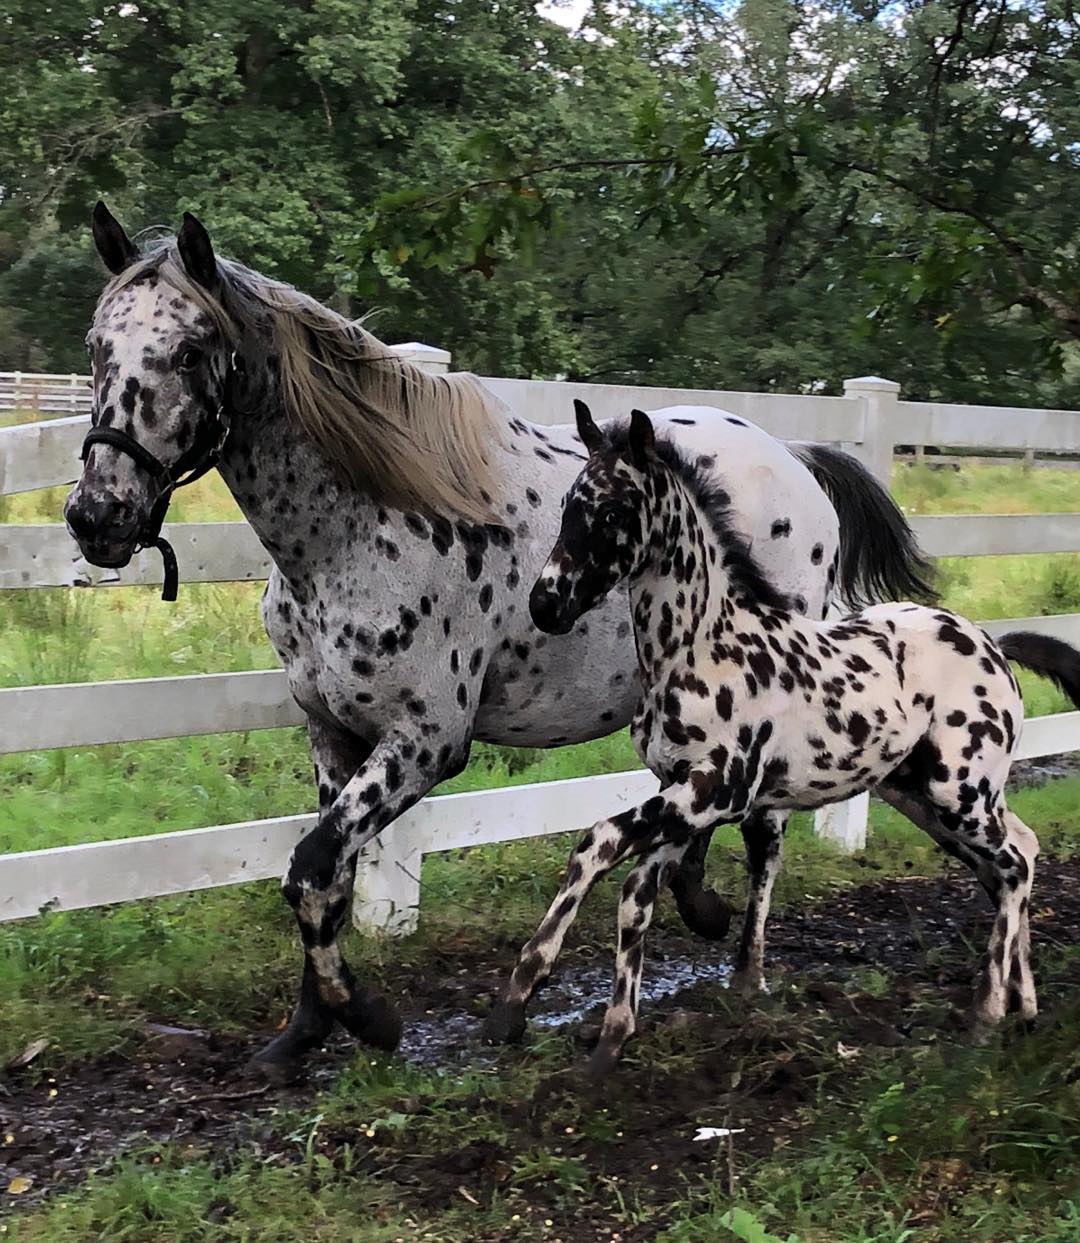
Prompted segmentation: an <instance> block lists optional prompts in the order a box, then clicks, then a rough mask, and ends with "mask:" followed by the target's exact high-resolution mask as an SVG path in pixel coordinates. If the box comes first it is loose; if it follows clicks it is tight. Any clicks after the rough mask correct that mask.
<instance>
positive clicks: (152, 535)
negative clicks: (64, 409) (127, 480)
mask: <svg viewBox="0 0 1080 1243" xmlns="http://www.w3.org/2000/svg"><path fill="white" fill-rule="evenodd" d="M238 369H239V368H238V366H237V360H236V355H235V354H234V355H233V358H232V361H231V362H230V364H229V374H228V376H227V377H226V393H228V389H229V384H230V381H231V380H232V377H233V374H234V373H235V372H236V371H237V370H238ZM228 434H229V424H228V420H227V419H226V418H225V403H224V402H223V403H222V404H221V406H219V407H218V412H217V416H216V418H215V419H214V422H213V424H212V425H211V427H210V428H209V434H208V435H206V436H203V437H202V438H201V440H200V441H198V442H196V443H195V444H194V445H192V446H191V448H190V449H189V450H188V451H187V453H185V454H184V455H183V456H182V457H181V458H180V460H179V461H177V462H176V463H174V464H173V466H171V467H169V466H166V465H165V463H164V462H162V461H160V460H159V459H158V458H156V457H155V456H154V455H153V454H152V453H151V452H150V450H149V449H145V448H143V446H142V445H141V444H139V442H138V441H137V440H136V439H135V437H134V436H129V435H128V434H127V432H122V431H120V429H119V428H117V427H92V428H91V429H90V431H89V432H87V434H86V439H85V440H84V441H83V445H82V453H81V454H80V455H79V456H80V457H81V458H82V460H83V461H84V462H85V461H86V455H87V454H88V453H89V452H90V450H91V449H92V448H93V447H94V445H111V446H112V448H114V449H119V451H120V452H121V453H126V454H127V455H128V457H129V458H131V459H132V461H134V462H135V464H136V465H137V466H141V467H142V468H143V470H145V471H146V472H147V474H149V475H150V477H151V478H152V479H153V481H154V483H155V484H156V485H157V497H156V498H155V500H154V505H153V508H152V509H151V510H150V515H149V517H148V518H147V520H146V522H144V523H143V525H142V526H141V527H140V528H139V533H138V535H137V537H136V541H137V542H136V545H135V551H136V552H139V551H140V550H141V549H143V548H156V549H157V550H158V552H160V553H161V562H162V572H163V575H164V578H163V581H162V585H161V598H162V599H163V600H168V601H170V602H171V601H173V600H175V599H176V593H177V590H178V589H179V586H180V568H179V565H178V564H177V560H176V553H175V552H174V551H173V547H172V545H171V544H170V543H169V541H168V540H167V539H165V537H164V536H163V535H162V534H161V528H162V526H163V525H164V523H165V515H166V513H168V510H169V502H170V501H171V500H172V495H173V493H174V492H175V491H176V489H177V488H186V487H187V485H188V484H189V483H194V482H195V481H196V480H197V479H201V478H202V477H203V475H205V474H206V473H207V471H210V470H213V468H214V467H215V466H216V465H217V464H218V461H219V459H220V457H221V450H222V447H223V446H224V444H225V440H226V437H227V436H228ZM200 459H201V460H200ZM185 471H187V472H188V474H187V475H184V472H185Z"/></svg>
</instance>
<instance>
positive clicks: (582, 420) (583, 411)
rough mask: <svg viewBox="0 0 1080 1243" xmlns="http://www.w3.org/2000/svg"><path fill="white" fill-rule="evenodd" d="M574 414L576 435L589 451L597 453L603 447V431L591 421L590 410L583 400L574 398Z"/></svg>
mask: <svg viewBox="0 0 1080 1243" xmlns="http://www.w3.org/2000/svg"><path fill="white" fill-rule="evenodd" d="M574 415H575V416H576V418H577V430H578V435H579V436H580V437H581V443H582V444H583V445H584V446H585V448H586V449H588V451H589V453H598V452H599V451H600V450H601V449H602V448H603V447H604V433H603V432H602V431H601V430H600V429H599V428H598V427H597V426H596V424H595V423H594V422H593V416H592V411H591V410H590V409H589V407H588V406H587V405H586V404H585V403H584V402H583V401H579V400H578V399H577V398H576V397H575V398H574Z"/></svg>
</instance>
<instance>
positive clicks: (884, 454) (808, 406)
mask: <svg viewBox="0 0 1080 1243" xmlns="http://www.w3.org/2000/svg"><path fill="white" fill-rule="evenodd" d="M398 348H399V349H400V350H401V351H402V352H403V353H405V354H406V355H407V356H408V357H410V358H412V359H413V360H414V361H416V362H418V363H420V364H421V365H422V366H425V367H428V368H429V369H431V370H435V371H444V370H446V368H447V366H448V365H449V360H450V356H449V354H447V353H446V352H445V351H442V350H436V349H433V348H432V347H429V346H422V345H417V344H412V345H408V346H401V347H398ZM56 378H57V377H44V379H46V380H50V381H51V380H55V379H56ZM10 379H11V377H10V376H4V377H0V380H3V381H6V380H10ZM30 379H31V378H30V377H20V378H19V382H20V384H22V385H23V386H24V387H23V388H21V389H20V390H19V391H20V392H22V391H36V390H34V386H33V384H30V385H29V390H27V389H26V385H27V384H28V383H29V381H30ZM65 379H66V377H65ZM76 379H78V380H80V381H81V382H82V383H83V384H84V383H85V377H77V378H76ZM484 383H485V384H487V386H488V387H489V388H490V389H491V390H492V391H493V392H495V393H496V394H497V395H498V396H499V397H501V398H502V399H503V400H505V401H506V402H507V403H508V404H509V405H510V406H511V407H513V408H514V409H515V410H516V411H517V413H518V414H520V415H521V416H523V417H524V418H527V419H531V420H533V421H535V422H538V423H559V422H564V421H565V420H566V419H567V416H568V412H569V411H570V410H571V409H572V405H571V399H572V397H574V396H576V395H587V397H588V400H589V404H590V406H591V407H592V409H593V412H594V413H595V414H596V415H597V416H598V417H600V418H605V417H608V416H612V415H617V414H625V412H626V411H627V410H629V409H630V408H631V407H632V406H635V405H636V406H640V407H642V408H643V409H646V410H651V409H657V408H659V407H661V406H667V405H673V404H679V403H687V402H689V403H702V404H706V405H715V406H720V407H722V408H724V409H727V410H731V411H734V412H736V413H738V414H741V415H744V416H746V417H747V418H749V419H751V420H753V421H754V422H755V423H758V424H760V425H761V426H762V427H764V428H765V429H766V430H767V431H769V432H771V433H773V434H774V435H777V436H781V437H785V438H788V439H800V440H817V441H823V442H833V443H839V444H841V445H843V446H844V447H845V448H847V449H848V450H849V451H850V452H852V453H854V454H856V456H858V457H860V458H861V459H862V460H863V461H864V462H865V463H866V464H867V465H868V466H869V467H870V469H872V470H873V471H874V472H875V473H876V474H877V475H878V477H879V478H881V479H884V480H886V481H887V480H888V478H889V473H890V470H891V465H892V451H893V445H894V443H904V444H922V445H927V444H947V445H953V446H957V447H967V446H971V447H987V448H992V449H1011V450H1017V451H1021V452H1023V451H1024V450H1027V449H1034V450H1042V451H1044V452H1057V453H1075V452H1078V451H1080V413H1076V412H1072V411H1064V410H1023V409H1013V408H1005V407H989V406H957V405H949V404H944V403H936V402H934V403H927V402H907V401H901V400H900V398H899V386H898V385H896V384H893V383H892V382H890V381H888V380H881V379H878V378H876V377H865V378H863V379H858V380H849V381H848V382H847V383H846V384H845V386H844V396H843V397H804V396H787V395H779V394H761V393H728V392H707V391H697V390H685V389H657V388H632V387H625V386H621V385H588V386H583V385H577V384H566V383H557V382H547V381H529V380H508V379H494V378H492V379H485V380H484ZM44 387H45V386H42V389H41V391H44ZM70 387H71V389H72V390H73V391H74V390H76V389H79V384H72V385H71V386H70ZM84 392H85V389H80V393H84ZM46 400H52V398H48V399H46V398H45V397H41V398H40V401H39V405H38V408H39V409H46V410H48V409H50V408H51V407H49V406H47V405H44V404H43V403H44V402H45V401H46ZM0 401H2V398H0ZM0 408H2V405H0ZM82 408H83V407H82V406H80V407H79V409H80V410H81V409H82ZM86 425H87V415H86V414H85V413H76V414H75V415H72V416H70V417H67V418H61V419H54V420H50V421H48V422H38V423H27V424H22V425H18V426H15V427H10V428H6V429H0V495H4V494H12V493H18V492H26V491H31V490H34V489H37V488H44V487H50V486H56V485H59V484H66V483H69V482H71V481H72V480H74V479H75V478H76V477H77V475H78V469H79V463H78V450H79V446H80V444H81V442H82V438H83V436H84V435H85V431H86ZM912 525H913V526H914V528H915V531H916V534H917V535H918V538H919V539H920V541H921V543H922V545H923V547H924V549H925V550H926V551H927V552H928V553H930V554H931V555H933V556H946V555H951V556H982V555H987V554H1000V553H1042V552H1061V551H1073V550H1080V513H1078V514H1050V515H1040V516H1035V517H1027V516H1012V515H1001V516H976V517H968V516H951V517H926V518H915V519H913V520H912ZM0 532H2V536H0V589H2V588H14V587H25V588H42V587H69V586H73V585H96V586H107V585H117V586H124V585H131V584H139V583H160V581H161V561H160V558H158V557H157V556H156V555H150V556H145V557H144V556H140V557H137V558H135V560H134V561H133V562H132V563H131V565H129V566H127V567H126V568H125V569H123V570H122V571H102V570H97V569H94V568H93V567H91V566H89V565H87V564H86V562H84V561H83V560H82V559H81V557H80V555H79V552H78V549H77V548H76V547H75V545H74V544H73V543H72V541H71V540H70V538H69V537H68V536H67V534H66V532H65V530H64V528H63V526H61V525H59V524H57V525H40V524H39V525H30V526H20V525H15V524H7V525H4V526H0ZM166 535H167V536H168V538H169V539H170V541H171V542H172V543H173V544H174V545H175V546H176V548H177V551H178V553H179V556H180V560H181V564H182V565H183V567H184V578H185V580H186V581H189V582H191V581H194V582H224V581H237V580H245V579H248V580H251V579H261V578H265V577H266V574H267V572H268V569H269V561H268V560H267V557H266V554H265V552H264V551H263V549H262V547H261V546H260V545H259V543H258V541H257V540H256V539H255V536H254V534H253V532H252V531H251V529H250V528H249V527H248V526H247V525H246V524H244V523H242V522H226V523H187V524H177V525H173V526H170V527H167V528H166ZM871 537H872V536H871ZM163 607H164V606H163ZM1017 627H1024V628H1028V629H1034V630H1039V631H1042V632H1043V633H1047V634H1053V635H1057V636H1059V637H1062V638H1066V639H1070V640H1072V641H1074V642H1075V641H1080V614H1068V615H1062V616H1055V617H1035V618H1016V619H1012V620H1009V621H999V622H994V623H992V624H989V625H988V626H987V629H988V630H989V631H990V632H991V633H1003V632H1005V631H1006V630H1009V629H1014V628H1017ZM301 721H302V716H301V713H300V712H299V710H298V709H297V707H296V705H295V704H294V703H293V701H292V699H291V698H290V696H289V694H288V690H287V687H286V684H285V679H284V676H283V675H282V673H281V672H280V671H277V670H274V671H259V672H252V673H226V674H208V675H200V676H195V677H176V678H147V679H138V680H132V681H111V682H102V683H88V684H82V683H78V684H71V685H64V686H30V687H18V688H14V689H10V690H0V754H7V753H12V752H17V751H41V750H48V749H50V748H58V747H85V746H94V745H97V744H100V743H106V742H130V741H139V740H144V739H150V738H163V737H176V736H180V735H189V734H212V733H224V732H226V731H231V730H250V729H276V728H280V727H283V726H289V725H296V724H299V723H300V722H301ZM1074 749H1080V712H1066V713H1060V714H1058V715H1055V716H1048V717H1041V718H1037V719H1033V720H1029V721H1028V722H1027V723H1026V724H1025V726H1024V733H1023V739H1022V749H1021V753H1022V755H1024V756H1027V757H1030V756H1036V755H1052V754H1057V753H1060V752H1063V751H1069V750H1074ZM655 789H656V783H655V781H654V779H653V778H652V776H651V775H650V774H649V773H646V772H634V773H618V774H612V775H609V776H603V777H587V778H580V779H576V780H572V781H558V782H551V783H547V784H543V785H531V786H516V787H509V788H507V789H503V790H489V791H484V792H482V793H476V794H454V795H448V796H442V797H435V798H429V799H426V800H425V801H424V802H422V803H421V804H420V805H419V806H418V807H416V808H415V809H414V810H413V811H411V812H410V813H408V814H407V815H406V816H404V817H403V818H402V819H401V820H400V821H398V822H397V823H396V824H395V825H394V827H393V829H392V830H391V831H389V832H387V833H385V834H384V835H383V836H382V838H381V839H379V841H378V842H377V843H376V844H375V845H374V847H373V849H372V852H371V854H370V855H369V857H368V860H367V863H366V866H362V867H361V868H360V869H359V871H358V901H357V907H356V916H357V919H358V921H359V922H362V923H367V924H370V925H375V926H378V927H382V928H384V929H387V930H389V931H394V932H402V931H405V930H408V929H410V928H412V927H413V926H414V925H415V921H416V917H417V909H418V906H419V901H420V888H419V873H420V862H421V859H422V857H423V855H424V854H426V853H430V852H433V851H442V850H452V849H458V848H461V847H465V846H473V845H479V844H482V843H485V842H496V841H507V840H518V839H523V838H528V837H534V836H538V835H542V834H547V833H556V832H561V831H565V830H568V829H576V828H580V827H583V826H585V825H587V824H588V823H590V822H591V821H593V820H595V819H599V818H600V817H601V816H605V815H609V814H611V813H612V812H615V811H618V810H619V809H620V808H623V807H627V806H631V805H633V804H634V803H636V802H639V801H640V800H641V799H642V798H644V797H647V796H648V795H649V794H651V793H652V792H653V791H654V790H655ZM866 806H867V799H866V796H863V797H862V798H860V799H854V800H852V801H851V802H850V803H845V804H841V805H840V806H839V807H836V808H830V809H827V811H826V813H824V814H822V813H819V821H818V824H819V831H821V832H823V833H825V834H826V835H827V836H830V837H832V838H833V839H834V840H836V841H838V842H839V843H840V844H841V845H842V846H844V847H846V848H848V849H855V848H857V847H859V846H861V845H862V844H863V843H864V841H865V832H866ZM313 823H314V816H311V815H303V816H283V817H277V818H272V819H268V820H256V821H245V822H243V823H240V824H227V825H216V826H214V827H212V828H204V829H192V830H186V831H182V832H171V833H161V834H152V835H149V836H146V837H138V838H124V839H120V840H116V841H106V842H95V843H90V844H85V845H78V846H65V847H59V848H53V849H48V850H39V851H25V852H20V853H15V854H7V855H3V856H0V920H5V919H8V920H9V919H19V918H24V917H26V916H30V915H34V914H36V913H38V912H39V911H42V910H46V909H74V908H79V907H87V906H98V905H103V904H106V903H112V902H122V901H129V900H132V899H136V898H145V897H152V896H156V895H162V894H171V893H182V892H186V891H189V890H195V889H205V888H212V887H215V886H221V885H231V884H236V883H239V882H241V881H251V880H260V879H265V878H269V877H277V876H279V875H280V874H281V872H282V871H283V869H284V866H285V863H286V860H287V858H288V854H289V851H290V850H291V849H292V847H293V845H294V844H295V842H296V841H297V840H298V839H299V838H300V837H301V836H302V834H303V833H304V832H305V831H306V830H307V829H308V828H309V827H310V826H311V825H312V824H313Z"/></svg>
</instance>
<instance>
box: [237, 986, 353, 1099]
mask: <svg viewBox="0 0 1080 1243" xmlns="http://www.w3.org/2000/svg"><path fill="white" fill-rule="evenodd" d="M333 1028H334V1016H333V1014H332V1013H331V1012H330V1011H329V1010H328V1009H326V1008H325V1007H323V1006H319V1007H317V1008H316V1007H313V1006H310V1005H304V1004H301V1006H300V1008H299V1009H298V1010H297V1011H296V1013H295V1014H294V1015H293V1016H292V1018H291V1019H290V1020H289V1025H288V1027H286V1028H285V1030H284V1031H283V1032H281V1033H280V1034H279V1035H277V1036H275V1037H274V1039H273V1040H271V1041H270V1043H269V1044H268V1045H266V1046H265V1047H264V1048H262V1049H260V1050H259V1052H258V1053H256V1054H255V1056H254V1057H253V1058H252V1059H251V1061H250V1062H249V1063H248V1069H249V1070H252V1071H256V1072H257V1073H258V1074H260V1075H262V1076H263V1077H264V1078H267V1079H269V1080H271V1081H272V1082H275V1083H291V1082H292V1081H293V1080H294V1079H296V1078H297V1077H298V1076H299V1074H300V1070H301V1058H303V1056H304V1054H305V1053H310V1052H311V1050H312V1049H318V1048H320V1047H321V1046H322V1044H323V1042H324V1041H325V1040H326V1037H327V1036H329V1035H330V1033H331V1031H333Z"/></svg>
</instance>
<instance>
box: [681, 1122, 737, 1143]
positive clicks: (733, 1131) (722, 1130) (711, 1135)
mask: <svg viewBox="0 0 1080 1243" xmlns="http://www.w3.org/2000/svg"><path fill="white" fill-rule="evenodd" d="M745 1130H746V1127H744V1126H739V1127H734V1128H732V1127H726V1126H699V1127H698V1129H697V1134H696V1135H695V1136H694V1141H693V1142H694V1143H695V1144H696V1143H697V1142H698V1140H701V1139H723V1138H724V1136H725V1135H742V1134H743V1133H744V1132H745Z"/></svg>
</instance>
